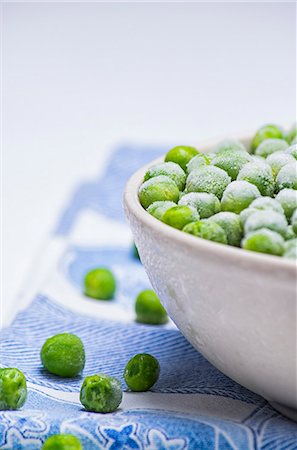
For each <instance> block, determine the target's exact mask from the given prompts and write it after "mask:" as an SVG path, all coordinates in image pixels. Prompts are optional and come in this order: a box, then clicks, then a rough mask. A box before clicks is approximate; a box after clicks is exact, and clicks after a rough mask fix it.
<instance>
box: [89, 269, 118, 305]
mask: <svg viewBox="0 0 297 450" xmlns="http://www.w3.org/2000/svg"><path fill="white" fill-rule="evenodd" d="M115 291H116V280H115V277H114V275H113V273H112V272H111V270H109V269H106V268H105V267H98V268H96V269H92V270H90V271H89V272H88V273H87V274H86V275H85V279H84V293H85V294H86V295H87V296H88V297H91V298H95V299H97V300H111V299H112V298H113V297H114V294H115Z"/></svg>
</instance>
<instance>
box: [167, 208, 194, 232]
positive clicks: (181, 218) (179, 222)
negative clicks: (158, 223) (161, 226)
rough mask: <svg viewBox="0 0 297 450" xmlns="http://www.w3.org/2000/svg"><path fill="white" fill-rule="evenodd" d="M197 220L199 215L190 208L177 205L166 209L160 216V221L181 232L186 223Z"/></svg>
mask: <svg viewBox="0 0 297 450" xmlns="http://www.w3.org/2000/svg"><path fill="white" fill-rule="evenodd" d="M196 220H199V214H198V212H197V210H196V209H195V208H192V207H191V206H183V205H177V206H174V207H173V208H170V209H168V210H167V211H166V212H165V213H164V214H163V216H162V221H163V222H164V223H166V224H167V225H170V226H171V227H173V228H177V229H179V230H181V229H182V228H183V227H184V226H185V225H187V223H190V222H195V221H196Z"/></svg>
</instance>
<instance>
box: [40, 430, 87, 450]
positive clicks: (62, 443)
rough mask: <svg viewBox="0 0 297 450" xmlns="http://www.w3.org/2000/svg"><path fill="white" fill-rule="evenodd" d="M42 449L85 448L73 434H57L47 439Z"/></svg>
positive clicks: (65, 449) (78, 449) (79, 449)
mask: <svg viewBox="0 0 297 450" xmlns="http://www.w3.org/2000/svg"><path fill="white" fill-rule="evenodd" d="M41 450H83V448H82V445H81V443H80V441H79V440H78V439H77V437H75V436H73V434H55V435H54V436H51V437H49V438H48V439H47V440H46V441H45V443H44V444H43V446H42V449H41Z"/></svg>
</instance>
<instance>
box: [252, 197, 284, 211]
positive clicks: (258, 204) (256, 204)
mask: <svg viewBox="0 0 297 450" xmlns="http://www.w3.org/2000/svg"><path fill="white" fill-rule="evenodd" d="M250 208H254V209H258V210H261V211H263V210H264V211H266V210H271V211H275V212H278V213H280V214H284V210H283V207H282V205H281V204H280V203H279V202H278V201H277V200H275V198H271V197H259V198H256V200H254V201H253V202H252V203H251V204H250Z"/></svg>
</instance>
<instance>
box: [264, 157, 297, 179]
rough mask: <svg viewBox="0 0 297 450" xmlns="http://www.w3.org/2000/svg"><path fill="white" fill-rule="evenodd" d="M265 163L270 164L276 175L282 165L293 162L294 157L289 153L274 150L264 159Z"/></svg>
mask: <svg viewBox="0 0 297 450" xmlns="http://www.w3.org/2000/svg"><path fill="white" fill-rule="evenodd" d="M266 162H267V164H269V165H270V167H271V169H272V173H273V175H274V177H276V176H277V174H278V173H279V171H280V170H281V168H282V167H284V166H285V165H286V164H290V163H293V162H295V158H294V157H293V156H292V155H290V154H289V153H285V152H275V153H272V155H270V156H268V158H267V159H266Z"/></svg>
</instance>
